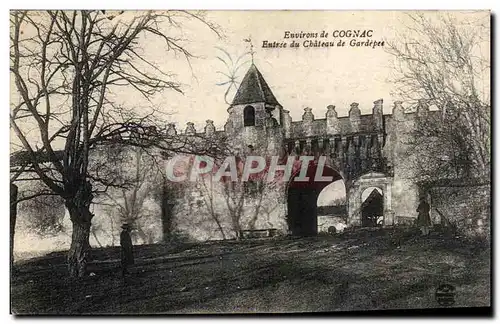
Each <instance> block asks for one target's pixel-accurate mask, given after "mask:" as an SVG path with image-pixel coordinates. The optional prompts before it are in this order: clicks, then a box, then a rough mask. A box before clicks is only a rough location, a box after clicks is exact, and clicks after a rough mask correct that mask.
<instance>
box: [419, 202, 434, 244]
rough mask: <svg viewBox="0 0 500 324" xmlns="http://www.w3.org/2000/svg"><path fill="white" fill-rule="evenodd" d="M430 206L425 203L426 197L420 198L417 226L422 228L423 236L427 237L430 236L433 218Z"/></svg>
mask: <svg viewBox="0 0 500 324" xmlns="http://www.w3.org/2000/svg"><path fill="white" fill-rule="evenodd" d="M430 209H431V208H430V206H429V204H428V203H427V201H425V197H421V198H420V203H419V204H418V208H417V212H418V218H417V225H418V226H419V227H420V230H421V231H422V235H424V236H427V235H429V232H430V226H431V216H430V215H429V211H430Z"/></svg>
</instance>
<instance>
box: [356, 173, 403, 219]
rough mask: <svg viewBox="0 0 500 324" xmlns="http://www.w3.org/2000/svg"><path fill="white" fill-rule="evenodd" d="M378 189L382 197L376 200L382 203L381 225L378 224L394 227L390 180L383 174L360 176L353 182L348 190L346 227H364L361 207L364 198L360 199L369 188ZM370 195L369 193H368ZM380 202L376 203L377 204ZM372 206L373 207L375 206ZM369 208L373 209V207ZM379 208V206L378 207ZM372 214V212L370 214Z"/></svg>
mask: <svg viewBox="0 0 500 324" xmlns="http://www.w3.org/2000/svg"><path fill="white" fill-rule="evenodd" d="M374 187H376V188H379V189H380V194H381V196H382V197H378V198H376V199H377V200H378V199H380V198H381V202H382V216H383V223H382V224H379V225H382V226H390V225H394V219H393V218H394V217H393V212H392V178H390V177H387V176H386V175H385V174H382V173H376V172H371V173H367V174H365V175H362V176H361V177H359V178H358V179H356V180H355V181H353V183H352V185H351V186H350V188H349V194H348V195H347V197H348V214H349V216H348V222H347V223H348V225H350V226H364V224H363V209H364V207H366V206H363V202H364V199H363V198H365V197H362V195H363V192H365V190H366V189H369V188H374ZM369 193H371V192H369ZM379 203H380V200H379V201H378V202H376V204H379ZM376 204H373V205H376ZM373 205H372V207H371V208H374V207H375V206H373ZM376 208H380V205H378V207H376ZM371 213H373V211H372V212H371Z"/></svg>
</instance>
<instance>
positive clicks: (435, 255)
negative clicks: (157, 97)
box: [11, 230, 490, 314]
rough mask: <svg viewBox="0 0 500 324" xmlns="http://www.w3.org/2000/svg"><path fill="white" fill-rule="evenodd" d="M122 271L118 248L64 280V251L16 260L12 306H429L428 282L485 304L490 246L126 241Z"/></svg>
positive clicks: (383, 240)
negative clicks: (126, 270) (127, 260)
mask: <svg viewBox="0 0 500 324" xmlns="http://www.w3.org/2000/svg"><path fill="white" fill-rule="evenodd" d="M135 253H136V265H135V266H134V268H133V269H132V275H131V277H130V278H128V279H126V281H125V282H124V280H123V279H122V278H121V277H120V271H119V268H118V266H119V250H118V249H117V248H107V249H100V250H94V251H93V254H94V255H93V258H94V260H95V261H94V262H93V263H92V264H91V265H90V266H89V271H92V272H94V273H95V275H94V276H91V277H88V278H86V279H84V280H82V281H75V280H70V279H68V278H66V268H65V264H64V254H62V253H53V254H51V255H48V256H45V257H42V258H37V259H32V260H29V261H25V262H22V263H18V264H17V269H18V270H17V272H16V274H15V275H14V276H13V280H12V289H11V300H12V310H13V312H14V313H18V314H19V313H21V314H26V313H37V314H40V313H52V314H53V313H59V314H74V313H92V314H104V313H192V312H194V313H198V312H209V313H213V312H255V311H256V312H314V311H334V310H369V309H395V308H428V307H439V305H438V304H437V303H436V301H435V298H434V293H435V289H436V287H437V286H438V285H439V284H441V283H445V282H446V283H451V284H452V285H454V286H455V287H456V289H457V294H456V303H455V306H489V304H490V300H489V296H490V282H489V281H490V272H489V271H490V263H489V262H490V254H489V253H490V252H489V249H488V248H486V247H484V246H480V245H477V244H471V243H466V242H464V241H462V240H460V239H454V238H444V237H442V236H441V235H438V234H434V235H433V236H432V237H430V238H421V237H419V236H415V235H412V234H410V233H406V234H402V233H401V232H395V231H394V230H383V231H382V230H379V231H370V232H369V231H360V232H357V233H346V234H344V235H341V236H335V237H316V238H301V239H293V240H292V239H284V238H282V239H276V240H248V241H242V242H213V243H204V244H191V245H184V246H166V245H150V246H138V247H136V251H135Z"/></svg>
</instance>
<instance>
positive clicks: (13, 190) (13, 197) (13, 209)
mask: <svg viewBox="0 0 500 324" xmlns="http://www.w3.org/2000/svg"><path fill="white" fill-rule="evenodd" d="M17 193H18V188H17V186H16V185H15V184H12V183H11V184H10V267H11V269H12V268H13V266H14V234H15V232H16V219H17Z"/></svg>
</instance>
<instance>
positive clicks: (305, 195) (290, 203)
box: [287, 163, 343, 236]
mask: <svg viewBox="0 0 500 324" xmlns="http://www.w3.org/2000/svg"><path fill="white" fill-rule="evenodd" d="M317 168H318V165H317V164H316V163H310V164H309V167H308V169H307V173H306V177H308V178H309V179H308V181H296V179H297V177H298V176H299V172H297V173H295V174H294V175H292V177H291V179H290V181H289V183H288V186H287V210H288V214H287V223H288V229H289V230H290V231H291V233H292V235H294V236H314V235H317V234H318V217H317V214H318V213H317V211H318V206H317V201H318V195H319V194H320V192H321V191H322V190H323V189H324V188H325V187H326V186H328V185H329V184H330V183H332V182H334V181H337V180H343V178H342V176H341V175H340V173H339V172H337V171H335V170H334V169H333V168H331V167H329V166H327V165H325V166H324V168H323V172H322V175H323V176H324V177H331V179H330V180H329V181H315V179H314V178H315V174H316V170H317Z"/></svg>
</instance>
